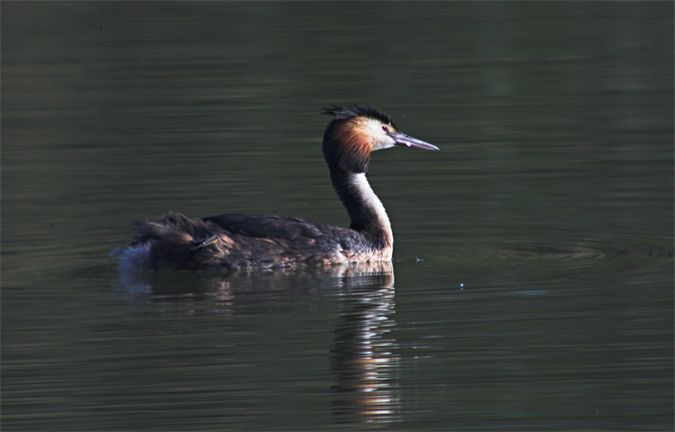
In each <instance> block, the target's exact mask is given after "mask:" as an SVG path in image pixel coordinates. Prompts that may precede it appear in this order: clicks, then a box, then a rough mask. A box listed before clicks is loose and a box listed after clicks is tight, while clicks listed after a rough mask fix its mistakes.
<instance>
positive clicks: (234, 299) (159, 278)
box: [121, 262, 401, 423]
mask: <svg viewBox="0 0 675 432" xmlns="http://www.w3.org/2000/svg"><path fill="white" fill-rule="evenodd" d="M121 283H122V285H123V286H124V287H125V288H126V290H127V294H128V295H129V298H130V299H131V301H133V302H138V303H142V304H150V305H151V308H150V312H149V313H151V314H154V315H162V316H171V315H196V314H214V313H215V314H222V315H237V314H243V313H253V314H262V313H273V312H276V311H279V310H285V309H286V307H287V306H289V305H290V306H291V307H293V306H292V305H293V304H294V303H293V300H292V299H298V298H315V297H321V296H326V295H329V296H331V295H332V296H335V295H337V296H338V297H336V298H338V299H340V300H341V308H340V312H339V316H338V319H337V323H336V326H335V332H334V334H335V338H334V341H333V345H332V347H331V350H330V351H331V352H330V358H331V364H330V366H331V370H332V373H333V375H334V376H335V380H336V381H335V382H334V383H333V385H332V386H331V389H332V390H333V393H334V396H335V399H334V401H333V413H334V414H335V415H336V416H337V419H338V421H339V422H358V423H375V422H378V423H381V422H392V421H400V420H401V418H400V415H399V413H400V406H401V397H400V391H399V385H398V380H399V375H400V373H399V364H400V360H399V357H398V355H397V354H396V353H395V351H396V346H397V343H396V341H395V339H394V338H393V337H392V336H391V330H392V329H393V328H394V327H395V321H394V319H393V314H394V306H395V303H394V272H393V265H392V263H391V262H383V263H366V264H353V265H346V266H334V267H330V268H328V269H319V268H305V269H301V270H298V269H290V270H279V271H264V272H240V273H232V274H225V275H224V274H216V273H204V272H201V273H196V272H165V273H162V272H156V273H134V272H127V273H123V274H122V276H121ZM275 293H276V294H278V295H274V294H275ZM334 298H335V297H334ZM285 301H288V303H286V304H284V302H285ZM145 313H147V310H146V312H145Z"/></svg>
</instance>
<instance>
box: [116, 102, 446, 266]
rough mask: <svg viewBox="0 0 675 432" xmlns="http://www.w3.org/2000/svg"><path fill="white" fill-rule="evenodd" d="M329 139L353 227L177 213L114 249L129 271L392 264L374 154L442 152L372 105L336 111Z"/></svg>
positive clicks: (138, 229)
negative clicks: (398, 149) (372, 178)
mask: <svg viewBox="0 0 675 432" xmlns="http://www.w3.org/2000/svg"><path fill="white" fill-rule="evenodd" d="M322 114H326V115H330V116H332V117H333V118H332V119H331V121H330V122H329V123H328V126H327V127H326V130H325V132H324V135H323V154H324V157H325V159H326V163H327V164H328V168H329V171H330V178H331V182H332V184H333V187H334V189H335V191H336V193H337V196H338V197H339V199H340V201H342V204H343V206H344V207H345V209H346V210H347V213H348V214H349V218H350V220H351V224H350V226H349V228H342V227H336V226H332V225H328V224H324V223H316V222H311V221H308V220H304V219H299V218H294V217H280V216H266V215H248V214H224V215H219V216H211V217H205V218H201V219H190V218H188V217H187V216H185V215H183V214H180V213H169V214H168V215H166V216H165V217H163V218H162V219H157V220H147V221H144V222H140V223H137V224H136V225H135V226H134V239H133V241H132V243H130V244H129V245H128V246H126V247H123V248H120V249H118V250H116V251H114V252H113V255H115V256H118V257H119V259H120V268H121V269H122V270H133V271H152V270H231V269H244V268H275V267H289V266H290V267H293V266H301V265H332V264H338V263H354V262H359V263H364V262H382V261H390V260H391V258H392V251H393V244H394V235H393V233H392V229H391V224H390V222H389V217H388V216H387V212H386V211H385V209H384V206H383V205H382V202H381V201H380V200H379V198H378V197H377V195H375V192H373V189H372V188H371V187H370V184H369V183H368V180H367V179H366V172H367V171H368V164H369V162H370V154H371V153H372V152H374V151H377V150H382V149H387V148H391V147H394V146H403V147H408V148H417V149H422V150H438V147H436V146H434V145H431V144H429V143H427V142H424V141H422V140H419V139H417V138H413V137H411V136H408V135H406V134H404V133H402V132H400V130H399V128H398V127H397V126H396V124H395V123H394V121H393V119H392V118H391V117H389V116H388V115H386V114H384V113H382V112H380V111H377V110H375V109H373V108H371V107H369V106H366V105H351V106H346V107H338V106H334V107H331V108H325V109H324V111H323V112H322Z"/></svg>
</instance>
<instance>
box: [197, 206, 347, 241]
mask: <svg viewBox="0 0 675 432" xmlns="http://www.w3.org/2000/svg"><path fill="white" fill-rule="evenodd" d="M202 220H204V221H207V222H212V223H215V224H216V225H218V226H220V227H221V228H223V229H224V230H226V231H229V232H232V233H236V234H242V235H245V236H249V237H255V238H265V239H274V240H282V241H288V242H306V241H308V240H314V241H317V242H324V241H333V242H337V243H340V244H341V245H342V246H343V247H345V248H350V247H351V246H352V244H353V240H354V239H355V236H358V235H359V234H358V233H356V232H355V231H353V230H350V229H347V228H340V227H335V226H332V225H328V224H322V223H316V222H312V221H308V220H304V219H298V218H289V217H281V216H266V215H248V214H238V213H235V214H225V215H219V216H211V217H206V218H203V219H202Z"/></svg>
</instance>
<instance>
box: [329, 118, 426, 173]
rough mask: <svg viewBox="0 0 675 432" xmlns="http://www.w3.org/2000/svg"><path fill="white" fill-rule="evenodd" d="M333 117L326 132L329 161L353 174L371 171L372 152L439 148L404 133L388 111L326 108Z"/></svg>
mask: <svg viewBox="0 0 675 432" xmlns="http://www.w3.org/2000/svg"><path fill="white" fill-rule="evenodd" d="M322 114H326V115H332V116H333V117H334V118H333V120H332V121H331V122H330V123H329V124H328V126H327V127H326V131H325V132H324V135H323V154H324V156H325V158H326V162H327V163H328V165H329V166H330V167H331V168H332V167H334V166H336V167H339V168H341V169H342V170H344V171H347V172H352V173H365V172H366V171H368V162H370V153H371V152H374V151H376V150H382V149H387V148H391V147H394V146H397V145H400V146H405V147H410V148H418V149H422V150H438V147H436V146H434V145H431V144H429V143H427V142H424V141H422V140H419V139H417V138H413V137H411V136H408V135H406V134H404V133H401V132H400V131H399V129H398V127H397V126H396V124H395V123H394V120H392V118H391V117H389V116H388V115H387V114H384V113H382V112H380V111H377V110H375V109H373V108H371V107H369V106H365V105H352V106H348V107H344V108H342V107H332V108H326V109H325V110H324V111H323V112H322Z"/></svg>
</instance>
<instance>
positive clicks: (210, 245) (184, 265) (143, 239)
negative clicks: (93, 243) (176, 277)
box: [115, 213, 232, 270]
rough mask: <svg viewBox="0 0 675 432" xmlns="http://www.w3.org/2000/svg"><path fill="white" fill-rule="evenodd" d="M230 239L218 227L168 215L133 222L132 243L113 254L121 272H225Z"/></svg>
mask: <svg viewBox="0 0 675 432" xmlns="http://www.w3.org/2000/svg"><path fill="white" fill-rule="evenodd" d="M231 244H232V240H231V239H230V238H229V237H228V236H227V234H226V233H225V232H224V231H223V229H222V228H220V227H219V226H218V225H216V224H214V223H212V222H207V221H204V220H201V219H190V218H188V217H186V216H185V215H183V214H180V213H170V214H169V215H167V216H166V217H164V218H162V219H158V220H151V221H145V222H140V223H137V224H136V225H135V226H134V241H133V242H132V243H131V244H130V245H129V246H127V247H126V248H123V249H121V250H119V251H117V252H115V255H118V256H119V257H120V268H121V269H123V270H198V269H208V268H219V269H227V268H229V267H231V265H230V264H229V262H228V260H226V257H227V254H228V249H229V246H230V245H231Z"/></svg>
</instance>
